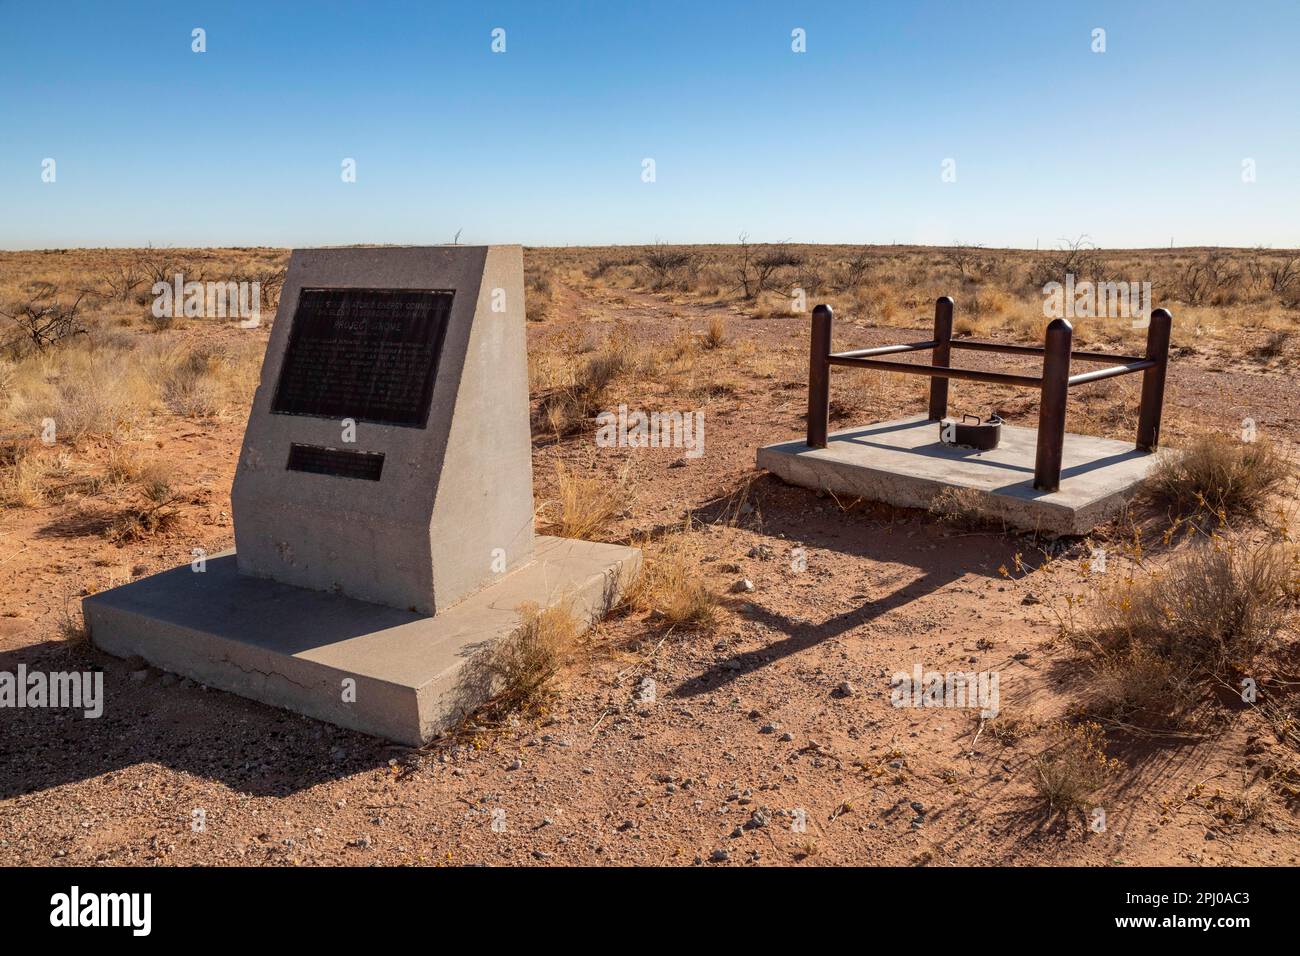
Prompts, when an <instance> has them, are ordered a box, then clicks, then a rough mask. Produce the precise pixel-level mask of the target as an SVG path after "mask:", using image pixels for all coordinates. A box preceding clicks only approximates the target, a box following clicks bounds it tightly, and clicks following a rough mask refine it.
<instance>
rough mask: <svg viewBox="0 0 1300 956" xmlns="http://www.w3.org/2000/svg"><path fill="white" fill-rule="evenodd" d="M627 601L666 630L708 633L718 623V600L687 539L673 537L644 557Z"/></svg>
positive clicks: (684, 534)
mask: <svg viewBox="0 0 1300 956" xmlns="http://www.w3.org/2000/svg"><path fill="white" fill-rule="evenodd" d="M629 600H630V601H631V603H632V605H633V606H634V607H636V608H637V609H638V610H640V611H643V612H646V613H648V614H649V615H650V616H651V618H653V619H654V620H657V621H661V622H663V623H665V624H667V625H668V626H669V627H673V628H682V629H685V630H691V631H703V632H706V633H707V632H711V631H713V630H714V629H716V628H717V626H718V624H719V623H720V622H721V607H720V604H719V601H718V596H717V595H716V594H715V593H714V592H713V591H712V590H711V589H710V588H709V586H708V583H707V581H706V579H705V572H704V567H703V565H702V564H701V562H700V561H699V559H698V557H697V555H696V553H695V549H694V547H693V546H692V541H691V536H690V535H689V534H686V533H683V534H679V535H674V536H672V537H671V538H669V539H668V540H667V541H666V542H665V543H664V544H662V545H661V546H660V548H659V549H658V550H656V551H655V552H654V553H653V554H650V555H647V557H646V559H645V565H644V566H643V567H642V569H641V576H640V577H639V578H638V579H637V582H636V584H635V586H634V587H633V589H632V592H631V595H630V598H629Z"/></svg>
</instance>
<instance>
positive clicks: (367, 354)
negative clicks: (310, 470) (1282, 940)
mask: <svg viewBox="0 0 1300 956" xmlns="http://www.w3.org/2000/svg"><path fill="white" fill-rule="evenodd" d="M454 298H455V292H451V291H430V290H409V289H303V290H302V291H301V293H299V296H298V305H297V307H296V308H295V309H294V313H293V319H292V324H291V326H290V328H289V343H288V345H287V346H286V347H285V352H284V362H283V364H282V365H281V367H280V380H279V382H278V383H277V384H276V388H275V398H274V400H273V401H272V403H271V411H272V412H274V413H276V414H279V415H309V416H312V417H315V418H333V419H339V420H341V419H344V418H351V419H354V420H355V421H358V422H373V423H376V424H380V425H400V426H405V427H409V428H424V427H425V425H426V424H427V423H428V420H429V405H430V403H431V401H432V399H433V383H434V380H435V379H436V377H437V372H438V358H439V356H440V355H441V353H442V343H443V339H444V338H445V336H446V332H447V321H448V319H449V318H450V316H451V305H452V300H453V299H454Z"/></svg>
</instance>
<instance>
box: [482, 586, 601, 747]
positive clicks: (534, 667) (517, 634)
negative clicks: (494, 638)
mask: <svg viewBox="0 0 1300 956" xmlns="http://www.w3.org/2000/svg"><path fill="white" fill-rule="evenodd" d="M520 610H521V613H522V615H523V620H522V622H521V623H520V625H519V627H518V628H516V629H515V631H514V632H513V633H512V634H511V635H510V636H509V637H506V638H504V639H503V640H501V641H500V642H499V643H498V644H497V645H496V646H495V647H493V648H491V649H489V650H488V651H485V652H484V653H482V654H480V655H479V656H478V657H476V658H474V660H473V661H472V662H471V665H470V668H469V670H470V676H469V677H468V678H467V680H468V681H469V683H470V684H471V685H472V686H474V687H477V688H482V689H485V690H487V691H488V693H489V694H490V696H489V697H488V700H487V703H486V704H484V705H483V706H482V707H480V708H478V709H477V710H476V711H475V718H476V720H478V721H487V722H489V723H491V722H500V721H503V720H505V719H506V718H508V717H510V716H512V715H531V714H535V713H537V712H539V711H541V710H542V709H543V708H544V707H545V705H546V704H547V702H548V701H549V700H550V699H551V697H552V696H553V694H554V681H555V677H556V675H557V674H558V673H559V671H560V668H561V667H562V666H563V665H564V663H565V662H566V661H567V660H568V659H569V657H570V656H571V655H572V653H573V650H574V648H575V647H576V645H577V640H578V633H579V630H580V628H579V626H578V620H577V618H575V617H574V616H573V613H572V611H571V610H570V609H569V608H567V607H565V606H564V605H557V606H555V607H550V608H546V609H545V610H539V609H538V608H537V607H536V606H535V605H529V606H526V607H523V608H521V609H520Z"/></svg>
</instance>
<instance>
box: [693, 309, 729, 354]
mask: <svg viewBox="0 0 1300 956" xmlns="http://www.w3.org/2000/svg"><path fill="white" fill-rule="evenodd" d="M726 341H727V326H726V324H725V323H724V322H723V321H722V319H721V317H719V316H716V315H715V316H713V317H712V318H711V319H709V327H708V328H707V329H705V330H704V335H703V336H701V337H700V344H701V345H703V346H704V347H705V348H706V349H710V350H712V349H719V348H722V346H723V345H725V344H726Z"/></svg>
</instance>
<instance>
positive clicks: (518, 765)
mask: <svg viewBox="0 0 1300 956" xmlns="http://www.w3.org/2000/svg"><path fill="white" fill-rule="evenodd" d="M523 767H524V762H523V761H522V760H520V759H519V758H518V757H516V758H515V759H514V760H512V761H510V766H508V767H506V769H507V770H522V769H523Z"/></svg>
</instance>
